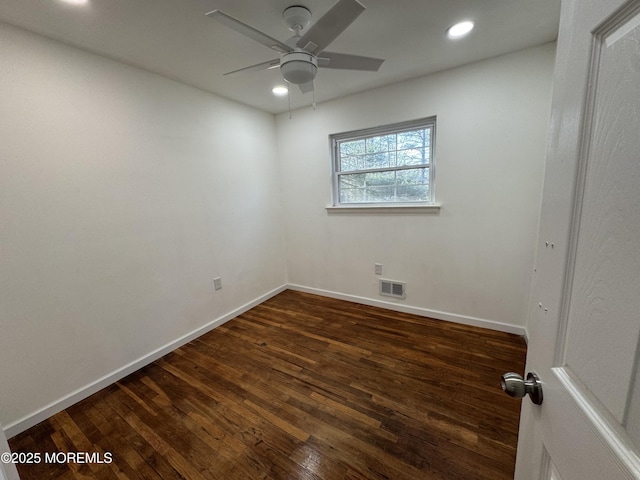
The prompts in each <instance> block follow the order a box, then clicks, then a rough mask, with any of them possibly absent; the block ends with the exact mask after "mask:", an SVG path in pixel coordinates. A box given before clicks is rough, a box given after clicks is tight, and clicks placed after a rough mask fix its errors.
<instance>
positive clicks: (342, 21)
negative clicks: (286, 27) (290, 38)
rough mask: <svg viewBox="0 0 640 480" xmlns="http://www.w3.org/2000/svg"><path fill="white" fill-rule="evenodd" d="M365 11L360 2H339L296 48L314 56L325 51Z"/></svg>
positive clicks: (312, 27)
mask: <svg viewBox="0 0 640 480" xmlns="http://www.w3.org/2000/svg"><path fill="white" fill-rule="evenodd" d="M364 9H365V6H364V5H362V4H361V3H360V2H358V0H339V1H338V3H336V4H335V5H334V6H333V7H331V8H330V9H329V11H328V12H327V13H325V14H324V15H323V16H322V17H320V19H318V21H317V22H316V23H314V24H313V25H312V26H311V27H310V28H309V30H308V31H307V32H306V33H305V34H304V35H303V36H302V37H301V38H300V40H298V42H297V43H296V46H297V47H299V48H302V49H304V50H306V51H307V52H309V53H313V54H316V53H319V52H321V51H323V50H324V49H325V48H326V47H327V46H328V45H329V44H330V43H331V42H333V41H334V40H335V39H336V38H337V37H338V35H340V34H341V33H342V32H344V31H345V29H346V28H347V27H348V26H349V25H351V23H352V22H353V21H354V20H355V19H356V18H358V15H360V14H361V13H362V12H363V11H364Z"/></svg>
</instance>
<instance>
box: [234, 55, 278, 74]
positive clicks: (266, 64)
mask: <svg viewBox="0 0 640 480" xmlns="http://www.w3.org/2000/svg"><path fill="white" fill-rule="evenodd" d="M279 66H280V60H279V59H277V58H276V59H275V60H269V61H268V62H262V63H258V64H256V65H251V66H250V67H244V68H240V69H238V70H234V71H233V72H227V73H225V74H224V75H230V76H234V75H238V74H241V73H248V72H258V71H260V70H268V69H270V68H276V67H279Z"/></svg>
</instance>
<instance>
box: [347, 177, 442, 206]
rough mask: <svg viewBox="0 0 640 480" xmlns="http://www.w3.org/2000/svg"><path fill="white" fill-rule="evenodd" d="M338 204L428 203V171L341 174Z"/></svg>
mask: <svg viewBox="0 0 640 480" xmlns="http://www.w3.org/2000/svg"><path fill="white" fill-rule="evenodd" d="M339 190H340V202H341V203H362V202H423V201H427V200H429V199H430V198H429V169H428V168H414V169H410V170H397V171H391V172H369V173H354V174H347V175H340V177H339Z"/></svg>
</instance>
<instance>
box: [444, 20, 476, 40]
mask: <svg viewBox="0 0 640 480" xmlns="http://www.w3.org/2000/svg"><path fill="white" fill-rule="evenodd" d="M473 27H474V23H473V22H472V21H470V20H465V21H464V22H459V23H456V24H455V25H452V26H450V27H449V28H448V29H447V37H449V38H460V37H464V36H465V35H467V34H468V33H469V32H470V31H471V30H473Z"/></svg>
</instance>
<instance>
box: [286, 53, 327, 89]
mask: <svg viewBox="0 0 640 480" xmlns="http://www.w3.org/2000/svg"><path fill="white" fill-rule="evenodd" d="M280 72H281V73H282V76H283V77H284V79H285V80H286V81H287V82H289V83H293V84H294V85H302V84H305V83H309V82H311V81H313V79H314V78H316V74H317V73H318V61H317V60H316V58H315V57H314V56H313V55H310V54H308V53H303V52H291V53H287V54H285V55H283V57H282V59H281V60H280Z"/></svg>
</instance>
